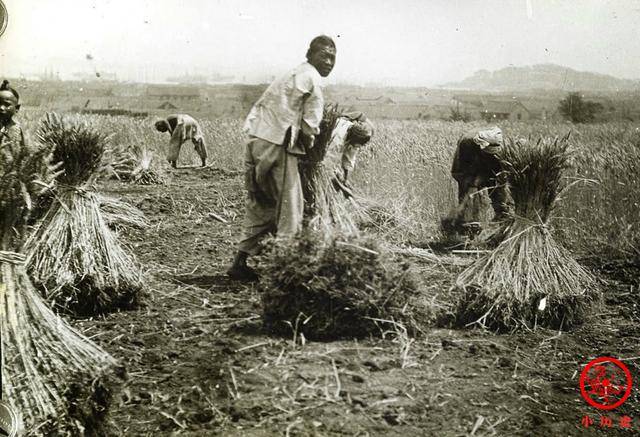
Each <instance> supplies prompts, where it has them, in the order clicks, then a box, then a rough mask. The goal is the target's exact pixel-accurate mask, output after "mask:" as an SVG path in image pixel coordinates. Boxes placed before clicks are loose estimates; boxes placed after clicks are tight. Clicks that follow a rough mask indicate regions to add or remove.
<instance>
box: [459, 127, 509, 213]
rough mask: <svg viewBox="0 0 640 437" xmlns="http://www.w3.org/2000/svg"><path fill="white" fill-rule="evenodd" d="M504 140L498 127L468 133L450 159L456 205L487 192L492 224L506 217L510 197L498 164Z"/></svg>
mask: <svg viewBox="0 0 640 437" xmlns="http://www.w3.org/2000/svg"><path fill="white" fill-rule="evenodd" d="M502 147H503V140H502V131H501V130H500V128H498V127H495V126H494V127H489V128H484V129H478V130H473V131H471V132H467V133H465V134H464V135H462V137H461V138H460V139H459V140H458V146H457V148H456V153H455V155H454V157H453V165H452V167H451V175H452V176H453V178H454V179H455V180H456V181H457V182H458V202H459V203H463V201H464V200H465V198H466V197H467V196H468V195H469V194H471V193H473V192H475V191H479V190H482V189H486V190H487V192H488V194H489V198H490V199H491V205H492V207H493V211H494V213H495V220H500V219H502V218H504V217H505V216H507V215H508V213H509V211H510V209H511V196H510V195H509V190H508V188H507V183H506V177H505V174H504V172H503V168H502V164H501V161H500V152H501V151H502Z"/></svg>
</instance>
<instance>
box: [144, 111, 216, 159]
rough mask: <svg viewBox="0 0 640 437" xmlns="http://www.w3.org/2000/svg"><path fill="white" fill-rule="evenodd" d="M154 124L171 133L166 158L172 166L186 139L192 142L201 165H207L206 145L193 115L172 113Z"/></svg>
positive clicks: (157, 127)
mask: <svg viewBox="0 0 640 437" xmlns="http://www.w3.org/2000/svg"><path fill="white" fill-rule="evenodd" d="M155 126H156V129H157V130H158V131H159V132H169V135H171V140H169V153H168V155H167V160H168V161H169V162H170V163H171V166H172V167H173V168H176V167H177V161H178V155H180V149H181V148H182V144H184V143H185V142H186V141H188V140H191V141H192V142H193V145H194V147H195V149H196V153H197V154H198V155H199V156H200V160H201V161H202V166H203V167H204V166H205V165H207V146H206V145H205V142H204V136H203V135H202V129H201V128H200V125H199V124H198V122H197V121H196V120H195V119H194V118H193V117H191V116H190V115H187V114H173V115H170V116H168V117H167V118H166V119H164V120H160V121H157V122H156V124H155Z"/></svg>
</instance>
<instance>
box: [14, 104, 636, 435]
mask: <svg viewBox="0 0 640 437" xmlns="http://www.w3.org/2000/svg"><path fill="white" fill-rule="evenodd" d="M38 116H39V115H38V114H27V117H26V118H28V119H30V120H31V121H33V120H37V117H38ZM92 118H94V119H95V120H98V121H99V122H100V123H101V124H102V126H103V128H104V129H106V130H110V129H111V128H112V127H113V126H115V125H116V124H117V123H124V128H120V129H118V130H117V134H116V137H117V141H116V142H117V143H118V144H133V142H134V141H138V142H139V141H141V139H142V140H143V141H144V143H145V144H144V145H145V146H146V147H147V148H148V149H149V150H152V151H158V152H159V153H160V154H159V156H160V157H162V156H163V155H162V154H161V153H162V147H163V146H164V144H165V138H164V137H161V136H159V135H155V133H154V132H153V131H152V128H151V122H150V121H149V120H146V121H143V122H142V123H141V124H140V125H137V124H134V123H138V122H134V121H130V120H126V122H125V121H124V120H123V119H120V118H115V117H114V118H108V117H102V116H92ZM26 124H27V128H28V126H29V122H27V123H26ZM239 125H240V122H239V121H237V120H206V121H204V123H203V127H204V129H205V131H206V132H207V135H209V137H208V138H207V141H208V144H210V145H211V147H210V156H212V162H213V164H212V166H211V167H208V168H204V169H199V168H195V167H191V166H192V165H194V164H196V163H197V158H196V156H195V153H192V151H191V150H190V149H191V147H189V146H188V145H185V148H184V152H183V155H182V162H181V163H180V162H179V167H180V165H181V164H182V168H178V169H175V170H174V169H169V168H168V165H167V164H166V163H163V164H165V169H166V174H167V177H166V181H167V182H166V184H165V185H137V184H132V183H123V182H118V181H111V180H109V181H106V180H105V181H102V182H100V184H99V187H98V188H99V191H100V192H101V193H102V194H106V195H110V196H113V197H116V198H119V199H122V200H125V201H128V202H130V203H131V204H133V205H134V206H136V207H138V208H140V209H141V210H142V211H143V212H144V213H145V215H146V217H147V220H148V221H149V224H150V225H149V226H148V227H147V228H142V229H138V228H130V227H125V228H123V229H122V230H121V231H120V232H121V238H122V239H123V241H124V242H125V243H126V244H128V245H129V246H130V247H131V248H132V250H133V252H134V254H135V255H136V257H137V258H138V260H139V261H140V263H141V264H142V265H143V266H144V269H145V273H146V275H145V277H147V278H148V281H149V282H148V285H149V296H148V297H147V298H146V301H144V302H142V307H141V308H139V309H137V310H135V311H125V312H120V313H116V314H110V315H107V316H103V317H101V318H95V319H90V320H80V319H75V320H72V324H73V326H74V327H76V328H77V329H79V330H80V331H81V332H82V333H83V334H84V335H86V336H88V337H90V338H91V339H92V340H93V341H95V342H96V343H97V344H98V345H100V346H101V347H102V348H104V349H105V350H106V351H108V352H109V353H110V354H111V355H113V356H114V357H115V358H117V359H119V360H121V362H122V364H123V365H125V366H126V368H127V370H128V374H129V380H128V383H127V385H126V387H125V390H124V398H123V400H122V403H121V404H120V405H118V406H114V407H113V408H112V418H113V419H114V420H115V422H116V423H117V424H118V426H119V434H120V435H132V436H133V435H135V436H159V435H167V436H170V435H185V436H205V435H206V436H209V435H221V436H234V435H237V436H241V435H242V436H246V435H251V436H267V435H291V436H307V435H318V436H320V435H360V436H365V435H371V436H373V435H437V436H442V435H444V436H466V435H474V436H489V435H510V436H511V435H518V436H519V435H522V436H531V435H541V436H542V435H545V436H550V435H601V434H602V432H601V430H599V428H598V427H597V423H598V422H597V421H598V420H599V417H600V414H599V412H598V411H597V410H595V409H594V408H592V407H590V406H589V405H587V404H586V402H585V401H584V400H583V399H582V398H581V396H580V391H579V387H578V375H579V373H580V371H581V369H582V367H583V366H584V365H585V364H586V363H587V362H588V361H589V360H590V359H592V358H594V357H597V356H602V355H611V356H614V357H618V358H621V359H624V360H625V361H624V362H625V363H626V364H627V366H628V367H629V369H630V370H631V372H632V374H633V375H634V376H635V378H634V379H635V380H637V379H638V377H639V376H640V357H639V356H638V355H639V354H638V344H639V343H640V308H639V307H638V305H639V304H638V296H639V293H640V291H639V287H640V280H639V279H638V278H639V277H640V261H639V260H638V258H637V251H638V242H639V241H640V239H639V238H638V237H639V235H640V233H639V232H640V231H639V229H638V226H637V218H638V217H639V216H640V206H639V205H638V199H640V193H639V191H640V188H638V187H639V185H638V184H637V183H636V182H637V177H638V176H637V175H638V174H639V172H638V170H639V169H640V168H639V167H640V159H637V158H638V153H640V152H638V151H639V150H640V149H638V148H637V143H636V142H634V141H637V139H638V138H639V137H638V134H637V133H634V131H633V130H631V129H630V128H628V127H625V126H623V125H620V126H618V125H603V126H598V125H596V126H592V127H588V128H583V127H577V128H576V127H573V128H572V127H570V126H569V125H552V126H542V125H531V126H528V125H513V126H510V125H507V126H504V130H505V132H506V133H508V134H510V135H514V136H516V135H517V136H525V137H526V136H528V135H529V134H531V135H532V136H536V137H537V136H539V135H550V136H553V135H556V134H558V135H561V134H565V133H566V131H567V130H569V129H573V130H574V133H573V134H572V137H571V140H570V141H571V142H572V146H573V147H574V148H578V149H579V150H582V152H581V153H578V154H577V155H576V158H575V160H576V162H575V164H576V170H574V173H573V174H572V177H580V178H582V180H583V182H579V183H577V184H576V185H575V186H574V187H573V189H571V190H569V191H567V193H566V195H565V199H563V200H561V201H560V202H561V203H560V206H559V210H558V212H557V216H558V217H560V219H559V221H558V223H556V224H555V227H554V229H556V238H558V239H559V241H561V242H562V243H563V244H564V245H565V246H566V247H568V248H570V249H571V250H572V251H573V253H574V254H575V255H576V256H577V258H578V260H579V261H580V262H581V263H582V264H583V265H584V266H586V267H587V268H588V269H590V270H591V271H593V272H594V273H595V274H596V275H597V276H598V277H599V278H600V279H602V280H603V281H605V283H604V286H603V292H604V296H605V297H604V299H605V302H604V304H603V306H602V307H600V308H598V309H597V310H596V311H595V313H593V314H592V315H591V316H590V317H589V319H588V320H587V321H586V323H584V324H583V325H581V326H579V327H577V328H576V329H574V330H573V331H570V332H559V331H553V330H547V329H541V328H538V329H536V330H535V331H518V332H514V333H505V334H500V335H496V334H494V333H492V332H491V331H486V330H479V329H452V328H450V326H452V325H451V323H452V318H453V313H452V305H453V303H454V302H455V300H456V299H455V298H456V296H454V295H452V293H454V292H453V291H450V287H451V286H452V285H453V284H454V282H455V278H456V277H457V275H458V274H459V273H460V272H461V271H462V270H463V269H464V268H465V266H467V265H468V264H469V263H470V262H471V261H472V260H473V259H474V257H475V256H476V255H474V254H473V253H451V252H450V251H446V250H444V251H443V250H438V251H437V252H430V251H427V250H425V251H415V250H404V251H403V250H398V251H397V253H398V254H403V255H402V256H403V257H404V258H405V259H406V261H408V262H410V263H411V264H412V266H411V269H412V273H413V274H414V275H415V277H416V278H417V279H418V284H417V285H418V289H419V290H420V291H421V292H423V293H424V294H425V296H429V298H430V299H431V301H430V305H431V307H432V308H433V309H434V311H435V312H436V313H437V317H436V319H435V321H434V322H433V324H432V325H431V326H425V327H424V331H425V334H424V335H423V336H419V337H415V338H413V337H410V336H409V335H407V333H406V331H405V330H403V327H402V326H401V325H393V324H390V325H389V326H388V327H386V329H382V330H381V332H380V333H379V334H375V335H371V336H369V337H367V338H364V339H359V340H357V341H355V340H340V341H333V342H310V341H308V340H302V338H301V337H300V336H299V335H297V333H296V331H295V330H292V331H291V332H290V333H289V335H286V336H283V337H276V336H270V335H267V334H266V333H265V332H264V331H263V329H262V320H261V314H262V308H261V296H260V294H259V292H258V286H256V285H246V284H242V283H237V282H233V281H229V280H228V279H227V278H226V277H225V274H224V272H225V270H226V267H227V265H228V263H229V262H230V260H231V258H232V255H233V252H234V244H235V241H236V240H237V238H238V236H239V234H240V227H241V223H242V215H243V210H244V192H243V189H242V187H243V175H242V172H241V164H242V162H241V156H242V143H241V141H242V137H241V135H240V132H239ZM466 128H468V125H463V124H457V123H438V122H395V121H385V122H379V123H378V124H377V131H376V136H375V137H374V139H373V140H372V143H373V144H372V146H371V147H369V148H367V149H365V152H364V154H363V155H362V156H361V160H360V165H359V167H358V169H357V171H356V173H355V174H354V181H353V184H354V185H355V186H357V187H359V189H360V190H361V191H362V192H363V193H364V194H365V195H366V196H368V198H369V199H371V200H372V201H375V202H377V203H378V204H380V205H381V206H382V207H384V211H385V212H386V213H387V214H388V215H391V216H392V217H393V218H394V220H387V221H385V223H383V224H382V225H381V226H379V227H375V226H373V227H371V228H370V229H372V232H375V233H376V235H377V237H378V238H379V240H380V241H384V242H385V244H388V245H389V247H400V246H401V245H407V246H412V247H423V248H428V247H429V245H432V246H433V247H434V249H435V248H436V247H437V244H436V243H437V241H438V239H439V237H440V236H439V233H438V232H439V231H438V227H439V223H440V218H441V217H442V216H444V215H445V214H446V213H447V211H449V209H450V208H451V207H452V206H453V201H454V187H455V185H454V183H453V182H452V181H451V180H450V178H449V175H448V169H449V164H450V162H449V160H450V158H451V156H452V154H453V149H454V148H453V142H454V141H455V138H456V137H457V135H458V134H459V132H460V131H462V130H463V129H466ZM598 132H601V133H598ZM600 135H602V136H600ZM634 135H635V136H634ZM605 137H606V138H607V139H608V140H607V141H609V143H605V142H604V138H605ZM611 138H613V139H614V140H613V141H614V142H615V147H616V149H615V150H616V153H617V154H618V155H614V154H613V153H614V152H613V150H612V147H614V146H611ZM620 154H624V156H625V157H626V158H625V159H623V160H622V159H620V160H619V159H618V158H617V157H618V156H620ZM633 159H635V161H634V160H633ZM620 184H624V187H625V188H624V190H621V189H620V188H619V187H620V186H621V185H620ZM216 217H217V218H216ZM220 218H222V219H223V221H220V220H219V219H220ZM398 256H400V255H398ZM618 260H619V261H618ZM259 266H260V264H258V269H260V267H259ZM584 415H590V416H591V417H592V418H594V420H595V421H596V426H593V427H592V428H591V429H589V430H585V429H582V425H581V419H582V417H583V416H584ZM625 415H626V416H630V417H632V418H633V420H634V422H632V427H633V430H634V431H636V432H637V430H638V429H640V423H638V420H640V419H638V418H640V390H639V389H638V385H637V384H636V385H635V387H634V388H633V391H632V394H631V396H630V398H629V399H628V401H627V402H626V403H625V404H624V405H623V406H622V407H620V408H618V409H616V410H614V412H608V413H606V416H607V417H610V418H612V419H613V427H612V428H611V429H609V430H607V431H606V434H607V435H617V434H621V435H622V434H623V431H622V430H621V429H620V427H619V426H618V423H619V419H620V418H621V417H623V416H625ZM629 434H630V433H629V432H626V433H624V435H629Z"/></svg>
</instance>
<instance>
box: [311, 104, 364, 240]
mask: <svg viewBox="0 0 640 437" xmlns="http://www.w3.org/2000/svg"><path fill="white" fill-rule="evenodd" d="M341 116H342V111H341V110H340V108H339V107H338V105H337V104H327V105H325V107H324V113H323V117H322V121H321V123H320V133H319V134H318V135H317V136H316V138H315V140H314V142H313V147H312V148H311V149H310V150H308V151H307V156H306V157H305V159H304V160H303V161H302V162H301V163H300V178H301V180H302V189H303V193H304V198H305V216H306V219H307V221H308V223H309V225H310V226H311V227H313V228H317V229H324V230H328V229H335V230H337V231H339V232H341V233H344V234H355V233H356V232H357V231H358V226H357V222H358V213H359V211H360V210H361V208H360V207H359V205H358V204H357V202H356V201H355V199H353V197H350V194H347V195H346V196H345V193H344V191H343V190H342V189H341V188H340V187H341V186H340V183H339V181H337V180H336V175H335V174H334V173H333V171H334V169H331V168H328V167H327V166H326V165H325V164H324V163H323V160H324V158H325V156H326V154H327V151H328V148H329V146H330V145H331V141H332V139H333V137H332V135H333V131H334V129H335V127H336V125H337V123H338V119H339V118H340V117H341Z"/></svg>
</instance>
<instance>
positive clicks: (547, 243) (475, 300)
mask: <svg viewBox="0 0 640 437" xmlns="http://www.w3.org/2000/svg"><path fill="white" fill-rule="evenodd" d="M567 140H568V138H564V139H563V140H561V141H558V139H555V140H554V141H542V140H540V141H538V143H537V144H535V145H525V144H520V143H517V142H510V143H509V144H508V145H507V146H506V147H505V149H504V152H503V155H502V159H503V164H504V166H505V169H506V171H507V174H508V181H509V187H510V191H511V195H512V198H513V202H514V208H515V209H514V211H513V214H512V216H511V218H509V219H507V220H505V221H504V222H503V223H502V224H501V226H500V228H499V229H498V230H497V231H496V234H494V235H493V236H492V239H493V240H494V241H495V240H496V236H498V238H497V240H498V241H500V242H499V244H498V246H497V247H496V248H495V249H494V250H492V251H491V252H490V253H488V254H486V255H484V256H483V257H481V258H479V259H478V260H477V261H476V262H474V263H473V264H472V265H471V266H469V267H468V268H467V269H466V270H464V271H463V272H462V273H461V274H460V276H459V277H458V279H457V281H456V285H457V288H458V289H459V290H461V297H460V300H459V301H458V305H457V316H458V321H459V322H460V323H462V324H468V323H473V322H474V321H477V322H479V323H481V324H482V325H484V326H488V327H493V328H498V329H512V328H517V327H521V326H527V327H532V326H535V325H541V326H547V327H552V328H558V327H570V326H572V325H575V324H577V323H579V322H580V321H582V319H583V318H584V316H585V315H586V313H587V311H588V309H589V308H590V307H591V305H592V303H593V302H594V301H595V300H596V299H598V297H599V295H600V293H599V290H598V284H597V281H596V279H595V278H594V276H593V275H592V274H591V273H590V272H588V271H587V270H586V269H584V268H583V267H582V266H581V265H580V264H578V263H577V262H576V261H575V259H574V258H573V257H572V256H571V254H570V253H569V252H568V250H566V249H565V248H564V247H562V246H561V245H560V244H558V243H557V242H556V241H555V240H554V238H553V236H552V232H551V226H550V222H551V218H552V215H553V209H554V205H555V204H556V201H557V199H558V195H559V194H560V192H561V191H562V189H563V178H562V175H563V173H564V172H565V170H567V169H568V168H569V153H568V151H567V148H568V141H567Z"/></svg>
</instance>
